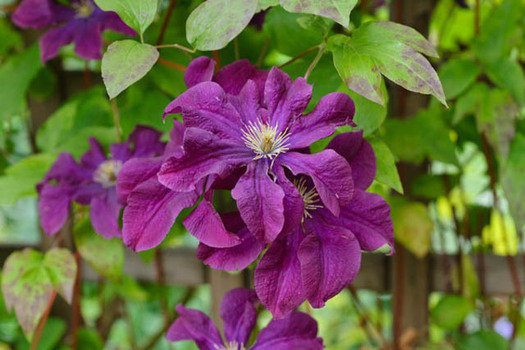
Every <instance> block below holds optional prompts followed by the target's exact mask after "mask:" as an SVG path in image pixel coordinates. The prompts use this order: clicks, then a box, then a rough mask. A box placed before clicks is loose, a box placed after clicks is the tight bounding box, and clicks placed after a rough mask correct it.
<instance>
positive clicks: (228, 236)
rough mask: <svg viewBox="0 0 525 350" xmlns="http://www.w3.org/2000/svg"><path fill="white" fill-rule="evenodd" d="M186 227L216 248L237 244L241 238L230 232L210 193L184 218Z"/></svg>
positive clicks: (200, 239)
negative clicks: (214, 205)
mask: <svg viewBox="0 0 525 350" xmlns="http://www.w3.org/2000/svg"><path fill="white" fill-rule="evenodd" d="M184 226H185V227H186V229H187V230H188V231H189V232H190V233H191V234H192V235H193V236H194V237H195V238H197V239H198V240H199V241H200V242H201V243H203V244H206V245H207V246H210V247H214V248H229V247H233V246H237V245H239V244H240V243H241V240H240V239H239V237H237V236H236V235H234V234H232V233H230V232H228V230H227V229H226V228H225V227H224V224H223V222H222V220H221V218H220V216H219V214H218V213H217V212H216V211H215V208H214V207H213V203H212V202H211V196H210V194H207V195H205V198H203V200H202V201H201V202H200V203H199V205H197V207H196V208H195V210H193V212H192V213H191V214H190V215H188V217H187V218H186V219H185V220H184Z"/></svg>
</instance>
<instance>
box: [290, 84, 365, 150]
mask: <svg viewBox="0 0 525 350" xmlns="http://www.w3.org/2000/svg"><path fill="white" fill-rule="evenodd" d="M354 113H355V106H354V101H352V99H351V98H350V96H348V95H347V94H344V93H341V92H334V93H331V94H328V95H326V96H324V97H323V98H321V100H320V101H319V103H318V104H317V106H316V107H315V108H314V110H313V111H311V112H310V113H308V114H306V115H302V116H300V117H298V118H297V119H296V120H295V123H294V124H293V126H292V127H291V129H290V147H291V148H292V149H297V148H303V147H309V146H310V145H311V144H312V143H313V142H315V141H317V140H320V139H323V138H325V137H328V136H330V135H332V134H333V133H334V132H335V131H336V129H337V128H338V127H340V126H343V125H352V124H353V122H352V118H353V117H354Z"/></svg>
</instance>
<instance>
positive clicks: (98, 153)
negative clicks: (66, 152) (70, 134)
mask: <svg viewBox="0 0 525 350" xmlns="http://www.w3.org/2000/svg"><path fill="white" fill-rule="evenodd" d="M89 145H90V146H91V148H90V149H89V151H87V152H86V153H84V155H82V158H81V159H80V162H81V164H82V165H83V166H85V167H88V168H91V169H93V170H94V169H96V168H97V167H98V166H99V165H100V163H102V162H104V161H106V160H107V158H106V154H105V153H104V149H103V148H102V145H101V144H100V143H99V142H98V141H97V139H95V138H94V137H90V138H89Z"/></svg>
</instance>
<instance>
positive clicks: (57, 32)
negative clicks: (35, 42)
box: [39, 24, 75, 63]
mask: <svg viewBox="0 0 525 350" xmlns="http://www.w3.org/2000/svg"><path fill="white" fill-rule="evenodd" d="M74 33H75V27H74V25H72V24H66V25H64V26H62V27H58V28H51V29H49V30H48V31H47V32H46V33H45V34H44V35H42V37H41V38H40V43H39V44H40V58H41V59H42V62H43V63H45V62H47V61H49V60H50V59H52V58H53V57H55V56H56V55H58V50H59V49H60V48H61V47H62V46H65V45H68V44H71V43H72V42H73V38H74Z"/></svg>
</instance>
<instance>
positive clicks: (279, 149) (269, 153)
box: [242, 120, 290, 159]
mask: <svg viewBox="0 0 525 350" xmlns="http://www.w3.org/2000/svg"><path fill="white" fill-rule="evenodd" d="M278 128H279V125H278V124H276V125H275V126H270V125H268V124H266V123H263V122H262V121H260V120H258V121H257V122H256V123H252V122H250V123H249V124H248V125H246V126H245V129H244V130H242V140H243V141H244V144H245V145H246V147H248V148H249V149H251V150H253V152H254V153H255V158H254V159H260V158H269V159H273V158H275V157H277V156H278V155H279V153H284V152H286V151H288V146H289V144H288V138H289V136H290V135H289V134H288V132H287V130H284V131H281V132H280V133H277V130H278Z"/></svg>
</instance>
